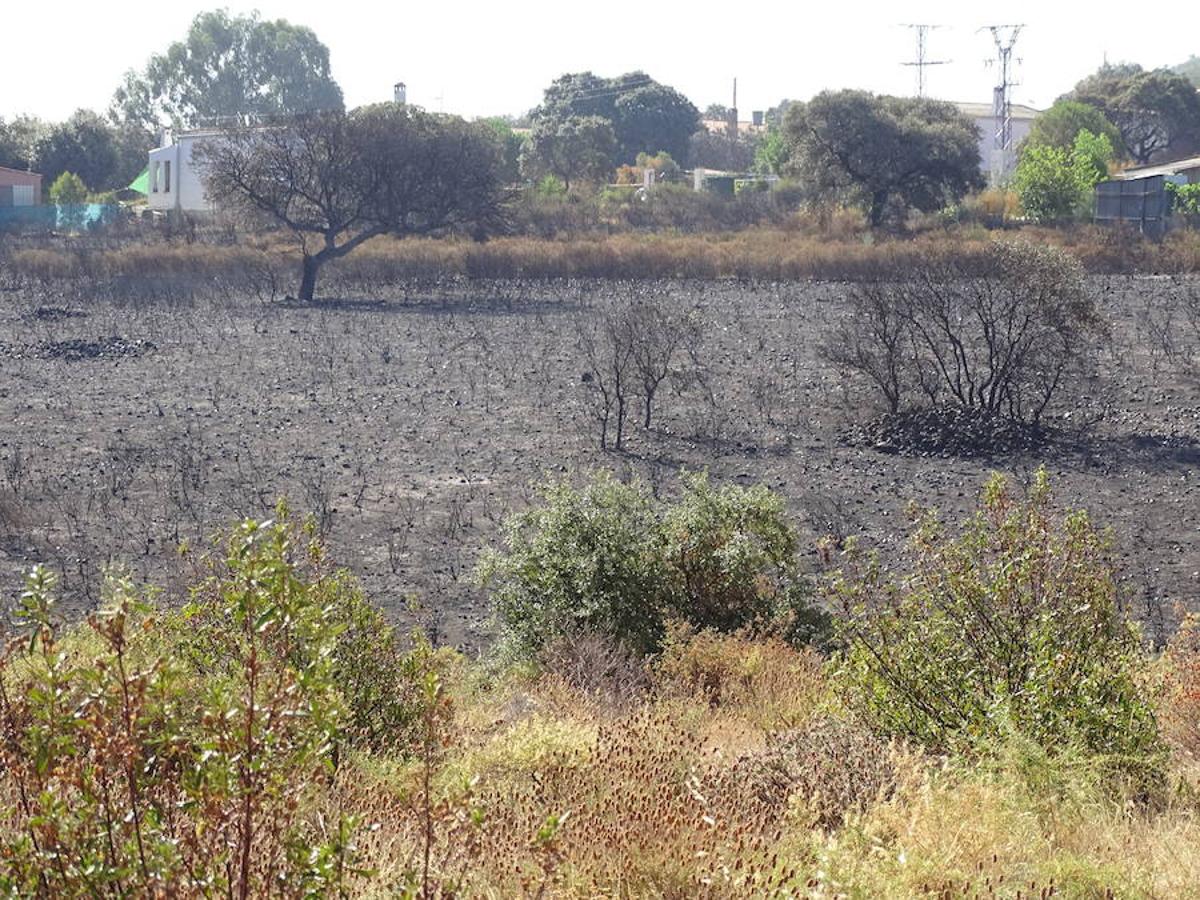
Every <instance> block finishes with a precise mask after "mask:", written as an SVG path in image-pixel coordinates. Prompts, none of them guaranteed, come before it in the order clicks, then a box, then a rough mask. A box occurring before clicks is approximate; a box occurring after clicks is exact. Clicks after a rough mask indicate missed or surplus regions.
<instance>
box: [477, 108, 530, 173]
mask: <svg viewBox="0 0 1200 900" xmlns="http://www.w3.org/2000/svg"><path fill="white" fill-rule="evenodd" d="M480 121H481V122H482V123H483V124H484V125H486V126H487V127H488V128H490V129H491V130H492V131H493V132H494V133H495V135H496V138H497V139H498V140H499V142H500V148H501V160H502V162H501V166H500V174H501V177H502V178H503V179H504V181H505V183H507V184H516V183H517V182H518V181H520V180H521V151H522V150H523V149H524V147H525V138H524V137H523V136H522V135H519V134H517V133H516V132H515V131H514V130H513V126H512V123H511V122H509V120H508V119H506V118H505V117H503V116H491V117H490V118H486V119H481V120H480Z"/></svg>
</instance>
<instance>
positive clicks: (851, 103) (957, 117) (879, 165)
mask: <svg viewBox="0 0 1200 900" xmlns="http://www.w3.org/2000/svg"><path fill="white" fill-rule="evenodd" d="M783 130H784V134H785V135H786V137H787V140H788V144H789V152H790V156H791V160H790V162H789V164H788V166H787V174H790V175H795V176H797V177H798V178H800V179H801V180H804V181H808V182H809V183H811V184H812V185H813V186H814V187H815V188H816V189H817V191H818V192H819V193H820V194H821V195H822V196H823V197H824V198H825V199H827V200H829V201H834V202H844V203H853V204H857V205H861V206H862V207H863V208H864V209H865V210H866V212H867V218H868V221H869V222H870V224H871V225H872V226H873V227H878V226H880V225H882V224H884V222H885V220H886V219H888V218H889V217H892V218H895V219H900V218H902V217H903V216H904V215H905V214H906V213H907V212H908V211H909V210H910V209H918V210H921V211H924V212H932V211H936V210H938V209H942V208H943V207H944V206H946V205H947V204H949V203H953V202H956V201H958V200H960V199H961V198H962V197H963V196H964V195H965V194H966V193H967V192H968V191H971V190H974V189H977V188H979V187H981V186H982V184H983V179H982V176H981V175H980V171H979V147H978V143H979V134H978V131H977V129H976V127H975V124H974V123H973V122H972V121H971V120H970V119H969V118H968V117H966V116H965V115H963V114H962V113H961V112H959V111H958V110H957V109H956V108H955V107H954V106H953V105H952V104H949V103H942V102H939V101H936V100H927V99H920V98H904V97H882V96H876V95H874V94H869V93H866V92H865V91H838V92H828V91H826V92H824V93H821V94H818V95H817V96H816V97H814V98H813V99H812V100H811V101H809V102H808V103H804V104H801V103H794V104H792V105H791V106H790V107H789V108H788V112H787V115H786V117H785V119H784V125H783Z"/></svg>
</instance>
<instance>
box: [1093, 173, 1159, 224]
mask: <svg viewBox="0 0 1200 900" xmlns="http://www.w3.org/2000/svg"><path fill="white" fill-rule="evenodd" d="M1170 217H1171V197H1170V195H1169V194H1168V193H1167V179H1166V176H1164V175H1153V176H1151V177H1149V178H1135V179H1131V180H1129V181H1102V182H1100V184H1098V185H1096V217H1095V218H1096V222H1097V223H1098V224H1101V225H1122V224H1123V225H1132V226H1134V227H1136V228H1137V229H1138V231H1140V232H1141V233H1142V234H1144V235H1146V236H1147V237H1154V238H1159V237H1162V236H1163V235H1164V234H1166V232H1167V228H1168V226H1169V220H1170Z"/></svg>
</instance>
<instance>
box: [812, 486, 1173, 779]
mask: <svg viewBox="0 0 1200 900" xmlns="http://www.w3.org/2000/svg"><path fill="white" fill-rule="evenodd" d="M842 562H843V567H842V568H841V570H840V571H839V572H838V574H837V576H836V578H835V579H834V580H833V582H832V584H831V587H830V595H831V600H832V601H833V602H834V603H835V604H836V605H837V606H838V607H840V609H841V613H842V618H841V622H840V625H839V631H840V634H839V638H840V642H841V644H842V647H843V649H842V651H841V657H840V673H841V678H842V683H843V684H844V686H845V687H846V689H847V694H848V698H849V700H850V702H851V704H852V705H853V706H854V707H855V708H856V709H857V711H858V712H859V713H860V714H861V715H862V716H863V717H864V718H865V719H866V720H867V721H868V722H869V723H871V724H872V725H873V726H874V727H876V728H877V729H878V730H880V731H882V732H885V733H888V734H893V735H898V736H902V737H905V738H908V739H911V740H913V741H915V742H917V743H919V744H922V745H925V746H927V747H930V748H933V749H936V750H947V749H955V748H971V747H974V748H980V747H983V746H985V745H986V744H988V743H990V742H994V741H996V740H998V739H1000V738H1002V737H1003V736H1004V735H1005V734H1006V733H1009V732H1010V731H1016V732H1017V733H1019V734H1021V735H1023V736H1025V737H1028V738H1030V739H1032V740H1034V741H1036V742H1037V743H1038V744H1040V745H1042V746H1044V747H1047V748H1056V747H1057V748H1065V747H1068V746H1073V747H1074V748H1076V749H1079V750H1082V751H1085V752H1087V753H1089V754H1092V755H1099V756H1104V757H1108V758H1109V759H1111V760H1112V761H1113V762H1114V764H1116V765H1118V766H1119V767H1121V768H1128V767H1131V766H1132V767H1133V768H1135V769H1136V768H1140V767H1145V766H1150V767H1151V768H1153V763H1154V761H1155V760H1156V759H1158V758H1159V754H1160V752H1161V743H1160V739H1159V734H1158V728H1157V725H1156V721H1155V716H1154V712H1153V709H1152V706H1151V704H1150V702H1149V700H1148V698H1147V697H1146V696H1145V695H1144V693H1143V690H1142V688H1141V687H1140V686H1139V681H1138V675H1137V673H1138V670H1139V668H1140V666H1141V665H1142V662H1143V660H1142V654H1141V649H1140V644H1139V640H1138V635H1137V633H1136V632H1135V630H1134V629H1133V627H1132V626H1131V625H1130V624H1129V623H1128V621H1127V620H1126V619H1125V618H1124V616H1123V615H1122V611H1121V609H1120V593H1119V592H1120V589H1119V585H1118V579H1117V575H1116V572H1115V569H1114V566H1113V563H1112V560H1111V558H1110V546H1109V539H1108V537H1107V536H1106V535H1104V534H1103V533H1101V532H1100V531H1098V530H1097V529H1096V528H1095V527H1094V526H1093V525H1092V523H1091V521H1090V519H1089V518H1088V516H1087V514H1086V513H1084V512H1081V511H1072V512H1067V513H1063V514H1058V513H1056V512H1055V510H1054V509H1053V507H1052V503H1051V494H1050V486H1049V480H1048V477H1047V475H1046V472H1045V471H1044V470H1041V471H1039V472H1038V474H1037V476H1036V478H1035V480H1034V483H1033V484H1032V486H1031V487H1030V489H1029V493H1028V496H1026V497H1024V498H1022V497H1019V496H1018V495H1017V493H1016V492H1015V491H1014V489H1013V487H1012V485H1010V484H1009V483H1008V482H1006V481H1005V480H1004V479H1003V478H1002V477H1000V476H998V475H997V476H994V477H993V478H992V479H991V481H989V483H988V484H987V486H986V488H985V489H984V491H983V495H982V499H981V502H980V505H979V508H978V510H977V512H976V513H975V515H974V516H973V517H972V518H971V519H970V520H969V521H968V522H967V524H966V525H965V527H964V528H963V530H962V533H961V534H959V535H957V536H955V535H950V534H948V533H947V531H946V529H945V527H944V526H943V525H942V523H941V522H940V521H939V519H938V518H937V516H936V515H935V514H934V513H932V512H923V513H921V514H920V515H919V517H918V518H917V519H916V523H915V527H914V530H913V533H912V536H911V539H910V541H909V544H908V551H907V563H906V565H905V566H904V567H903V568H902V569H901V570H895V571H892V570H887V569H885V568H884V567H883V566H882V565H881V564H880V562H879V560H878V559H877V558H874V557H872V556H868V555H866V554H864V553H862V552H861V551H860V549H859V548H858V547H857V546H856V545H854V544H853V543H851V544H850V545H849V546H848V547H847V548H846V550H845V551H844V554H843V560H842Z"/></svg>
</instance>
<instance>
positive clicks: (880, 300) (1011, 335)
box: [824, 241, 1107, 425]
mask: <svg viewBox="0 0 1200 900" xmlns="http://www.w3.org/2000/svg"><path fill="white" fill-rule="evenodd" d="M909 263H910V264H909V265H907V266H906V267H904V268H903V269H901V270H900V271H899V272H898V273H897V272H895V271H892V270H884V271H880V272H879V273H878V274H877V275H876V276H875V277H873V278H871V279H868V280H864V281H863V282H862V283H860V284H859V285H857V286H856V287H855V288H854V289H853V290H852V292H851V294H850V305H851V310H850V315H849V316H848V317H847V318H846V319H845V320H844V321H843V322H841V323H840V324H839V325H838V326H836V327H835V328H834V329H833V331H832V332H831V333H830V335H829V336H828V338H827V340H826V343H825V348H824V352H825V355H826V356H827V357H828V358H829V359H830V360H831V361H833V362H834V363H835V364H837V365H839V366H841V367H843V368H845V369H846V370H848V371H850V372H852V373H856V374H858V375H859V376H860V377H862V378H864V379H865V380H866V381H868V382H869V383H870V384H872V385H873V387H874V388H875V389H876V390H878V392H879V393H880V395H881V396H882V399H883V400H884V402H885V404H886V406H887V408H888V409H889V411H891V412H896V411H898V410H900V409H901V408H903V407H905V406H912V405H921V404H925V405H930V406H938V405H942V404H949V405H953V406H958V407H962V408H965V409H971V410H980V411H982V412H984V413H987V414H989V415H996V416H1003V417H1006V418H1009V419H1012V420H1015V421H1018V422H1024V423H1029V424H1035V425H1036V424H1038V423H1039V422H1040V421H1041V419H1042V417H1043V415H1044V414H1045V412H1046V410H1047V408H1048V407H1049V406H1050V404H1051V403H1052V402H1053V401H1054V400H1056V399H1057V398H1058V397H1060V396H1063V395H1067V396H1070V397H1071V398H1072V400H1073V401H1078V400H1079V399H1080V398H1081V397H1085V396H1086V395H1087V387H1088V385H1089V382H1090V379H1091V377H1092V375H1093V372H1094V369H1095V365H1094V360H1093V357H1094V355H1095V353H1096V346H1097V343H1098V342H1099V341H1100V340H1102V339H1103V338H1104V337H1105V336H1106V334H1107V330H1106V326H1105V324H1104V322H1103V320H1102V318H1101V316H1100V313H1099V311H1098V310H1097V309H1096V307H1095V304H1094V302H1093V301H1092V299H1091V298H1090V297H1089V295H1088V293H1087V292H1086V291H1085V290H1084V283H1083V270H1082V269H1081V267H1080V266H1079V264H1078V263H1077V262H1076V261H1075V260H1073V259H1072V258H1071V257H1070V256H1068V255H1067V254H1066V253H1064V252H1062V251H1060V250H1056V249H1054V248H1051V247H1045V246H1036V245H1034V244H1030V243H1027V242H1020V241H1013V242H1008V241H995V242H992V243H990V244H987V245H985V246H984V249H983V252H982V253H978V254H972V255H962V254H956V255H949V254H944V253H937V252H932V251H926V252H924V253H923V254H919V255H916V256H915V257H914V258H913V259H911V260H910V261H909Z"/></svg>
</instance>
